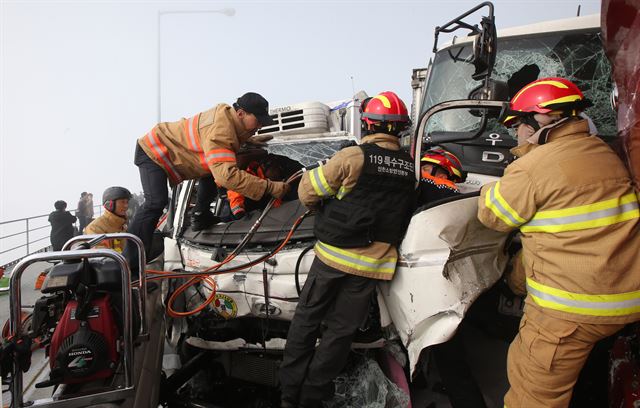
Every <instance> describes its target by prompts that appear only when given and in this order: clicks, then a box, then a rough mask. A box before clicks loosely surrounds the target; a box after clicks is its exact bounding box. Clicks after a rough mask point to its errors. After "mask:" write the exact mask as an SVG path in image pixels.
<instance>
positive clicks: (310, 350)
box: [280, 92, 416, 407]
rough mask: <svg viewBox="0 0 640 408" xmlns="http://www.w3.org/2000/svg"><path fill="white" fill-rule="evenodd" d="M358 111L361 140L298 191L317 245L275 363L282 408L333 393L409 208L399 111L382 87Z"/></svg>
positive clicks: (411, 179)
mask: <svg viewBox="0 0 640 408" xmlns="http://www.w3.org/2000/svg"><path fill="white" fill-rule="evenodd" d="M362 116H363V118H364V119H363V120H364V122H365V123H366V128H367V136H366V137H364V138H363V139H362V144H361V145H360V146H352V147H347V148H344V149H342V150H340V151H339V152H338V153H336V154H335V156H333V158H331V159H330V160H329V161H328V162H327V163H326V164H324V165H322V166H320V167H317V168H315V169H313V170H311V171H309V172H307V173H305V174H304V176H303V178H302V180H301V181H300V186H299V188H298V196H299V198H300V201H302V203H303V204H304V205H306V206H307V207H309V208H315V209H317V213H316V216H315V225H314V234H315V236H316V238H317V239H318V242H317V244H316V246H315V248H314V249H315V253H316V257H315V259H314V261H313V264H312V265H311V269H310V271H309V275H308V277H307V280H306V282H305V284H304V288H303V290H302V293H301V294H300V299H299V302H298V307H297V309H296V313H295V316H294V318H293V321H292V322H291V326H290V329H289V334H288V336H287V344H286V347H285V351H284V357H283V361H282V365H281V366H280V380H281V384H282V406H283V407H320V406H321V401H322V400H325V399H327V398H330V397H331V396H332V395H333V380H334V378H335V377H336V376H337V375H338V374H339V373H340V371H341V370H342V369H343V367H344V365H345V363H346V359H347V356H348V354H349V350H350V348H351V342H352V340H353V337H354V335H355V333H356V331H357V329H358V327H359V325H360V324H361V323H362V322H363V321H364V319H365V317H366V314H367V312H368V309H369V302H370V300H371V296H372V294H373V292H374V290H375V286H376V282H377V280H390V279H392V278H393V274H394V271H395V268H396V262H397V258H398V252H397V250H396V247H397V245H398V244H399V243H400V240H401V238H402V236H403V235H404V232H405V230H406V227H407V225H408V221H409V217H410V215H411V212H412V211H413V208H414V205H415V203H414V202H415V183H416V178H415V174H414V164H413V160H412V159H411V157H410V156H409V155H408V154H407V153H405V152H403V151H401V150H400V144H399V139H398V136H397V135H398V134H399V132H400V131H402V130H403V129H404V128H405V127H406V125H407V124H408V122H409V116H408V114H407V108H406V107H405V105H404V103H403V102H402V100H400V98H398V96H397V95H396V94H394V93H393V92H383V93H381V94H380V95H378V96H376V97H374V98H372V99H370V100H369V102H368V104H367V105H366V107H365V108H364V109H363V114H362ZM323 321H324V322H325V323H326V325H327V328H326V330H325V331H324V332H323V333H322V336H321V337H322V339H321V341H320V345H319V346H318V347H317V348H316V347H315V346H316V340H317V337H318V334H319V329H320V324H321V322H323Z"/></svg>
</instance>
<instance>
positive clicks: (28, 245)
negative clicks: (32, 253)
mask: <svg viewBox="0 0 640 408" xmlns="http://www.w3.org/2000/svg"><path fill="white" fill-rule="evenodd" d="M26 221H27V255H29V219H28V218H27V219H26Z"/></svg>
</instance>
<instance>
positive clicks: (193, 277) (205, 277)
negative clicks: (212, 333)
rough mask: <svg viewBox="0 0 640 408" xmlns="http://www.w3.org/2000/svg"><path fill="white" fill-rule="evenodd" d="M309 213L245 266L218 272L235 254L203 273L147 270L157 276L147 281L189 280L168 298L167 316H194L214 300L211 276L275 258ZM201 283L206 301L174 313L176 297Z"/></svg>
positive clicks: (214, 293)
mask: <svg viewBox="0 0 640 408" xmlns="http://www.w3.org/2000/svg"><path fill="white" fill-rule="evenodd" d="M309 213H310V211H307V212H305V213H304V214H303V215H301V216H300V217H298V219H297V220H296V221H295V222H294V224H293V226H292V227H291V229H290V230H289V232H288V234H287V236H286V237H285V239H284V240H283V241H282V242H281V243H280V244H279V245H278V246H277V247H276V249H274V250H273V251H272V252H270V253H268V254H267V255H266V256H262V257H259V258H257V259H255V260H253V261H250V262H247V263H245V264H241V265H238V266H235V267H232V268H228V269H223V270H219V269H220V267H222V266H223V265H225V264H227V263H229V262H230V261H231V260H232V259H234V258H235V257H236V254H234V253H231V254H230V255H229V256H227V257H226V258H225V259H224V260H223V261H222V262H220V263H218V264H216V265H213V266H211V267H209V268H207V269H205V270H204V271H200V272H193V273H175V272H170V271H159V270H152V269H147V270H146V271H145V273H147V274H153V275H157V276H154V277H151V278H149V279H148V280H150V281H153V280H160V279H184V278H190V279H189V280H188V281H187V282H185V283H183V284H182V285H180V286H179V287H178V288H177V289H176V290H175V291H174V292H173V293H172V294H171V296H170V297H169V299H168V301H167V314H168V315H169V316H171V317H185V316H192V315H195V314H197V313H199V312H201V311H202V310H204V309H205V308H206V307H207V306H208V305H210V304H211V303H212V302H213V301H214V300H215V298H216V291H217V285H216V281H215V280H214V279H213V278H212V277H211V276H213V275H221V274H225V273H232V272H237V271H241V270H244V269H247V268H250V267H252V266H254V265H257V264H259V263H261V262H264V261H266V260H267V259H269V258H272V257H273V256H275V255H276V254H277V253H278V252H280V251H281V250H282V249H283V248H284V247H285V246H286V245H287V243H288V242H289V241H290V240H291V237H293V234H294V233H295V231H296V229H297V228H298V226H300V224H301V223H302V221H303V220H304V218H305V217H306V216H307V215H309ZM234 252H235V251H234ZM202 281H205V282H206V283H208V284H209V287H210V289H211V293H210V294H209V296H208V297H207V299H205V301H204V302H202V303H201V304H200V305H198V306H197V307H196V308H194V309H192V310H188V311H184V312H179V311H176V310H175V309H174V308H173V304H174V302H175V301H176V300H177V298H178V296H179V295H180V294H182V293H183V292H185V291H186V290H187V288H189V287H190V286H192V285H196V284H198V283H200V282H202Z"/></svg>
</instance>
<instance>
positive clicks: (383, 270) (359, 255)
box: [298, 133, 410, 280]
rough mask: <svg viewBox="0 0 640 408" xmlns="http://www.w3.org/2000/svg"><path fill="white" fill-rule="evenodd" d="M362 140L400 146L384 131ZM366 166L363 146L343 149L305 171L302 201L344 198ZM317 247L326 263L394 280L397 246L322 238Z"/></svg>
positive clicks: (300, 190) (391, 147) (312, 204)
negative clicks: (342, 243) (353, 245)
mask: <svg viewBox="0 0 640 408" xmlns="http://www.w3.org/2000/svg"><path fill="white" fill-rule="evenodd" d="M362 143H363V144H364V143H375V144H377V145H378V146H380V147H382V148H384V149H389V150H399V149H400V145H399V142H398V138H397V137H395V136H391V135H385V134H381V133H378V134H373V135H369V136H366V137H364V138H363V139H362ZM363 165H364V154H363V152H362V149H361V148H360V147H358V146H352V147H347V148H345V149H343V150H340V151H339V152H337V153H336V154H335V155H334V156H333V157H332V158H331V159H330V160H329V161H328V162H327V163H326V164H324V165H322V166H320V167H317V168H315V169H314V170H311V171H309V172H306V173H304V175H303V176H302V179H301V180H300V186H299V187H298V196H299V198H300V201H301V202H302V203H303V204H304V205H305V206H307V207H310V208H313V207H317V206H318V205H319V204H320V202H321V201H322V200H323V199H328V198H331V199H333V198H334V197H335V198H336V199H340V198H344V197H345V196H346V195H347V194H349V192H350V191H351V190H352V189H353V188H354V187H355V185H356V183H357V181H358V178H359V177H360V174H361V173H362V168H363ZM408 216H410V214H409V215H408ZM398 222H400V221H398ZM314 249H315V253H316V256H317V257H318V258H319V259H320V260H321V261H322V262H323V263H325V264H327V265H329V266H331V267H333V268H336V269H338V270H341V271H343V272H346V273H350V274H353V275H360V276H365V277H369V278H374V279H382V280H391V279H392V278H393V274H394V271H395V267H396V263H397V260H398V251H397V249H396V247H395V246H394V245H392V244H389V243H386V242H373V243H372V244H370V245H367V246H365V247H358V248H338V247H336V246H332V245H329V244H327V243H324V242H321V241H318V243H317V244H316V246H315V248H314Z"/></svg>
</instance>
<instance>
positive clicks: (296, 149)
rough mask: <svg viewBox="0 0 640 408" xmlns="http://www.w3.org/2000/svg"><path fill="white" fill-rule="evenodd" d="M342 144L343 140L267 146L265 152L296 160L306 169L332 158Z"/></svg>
mask: <svg viewBox="0 0 640 408" xmlns="http://www.w3.org/2000/svg"><path fill="white" fill-rule="evenodd" d="M343 143H345V140H330V141H325V140H318V141H310V142H300V143H295V142H290V143H282V144H280V143H278V144H270V145H268V147H267V150H269V153H274V154H281V155H283V156H287V157H288V158H290V159H293V160H297V161H299V162H300V163H302V165H303V166H305V167H306V166H309V165H311V164H314V163H317V162H318V161H320V160H324V159H327V158H329V157H331V156H333V154H334V153H335V152H337V151H338V150H340V147H341V146H342V144H343Z"/></svg>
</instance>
